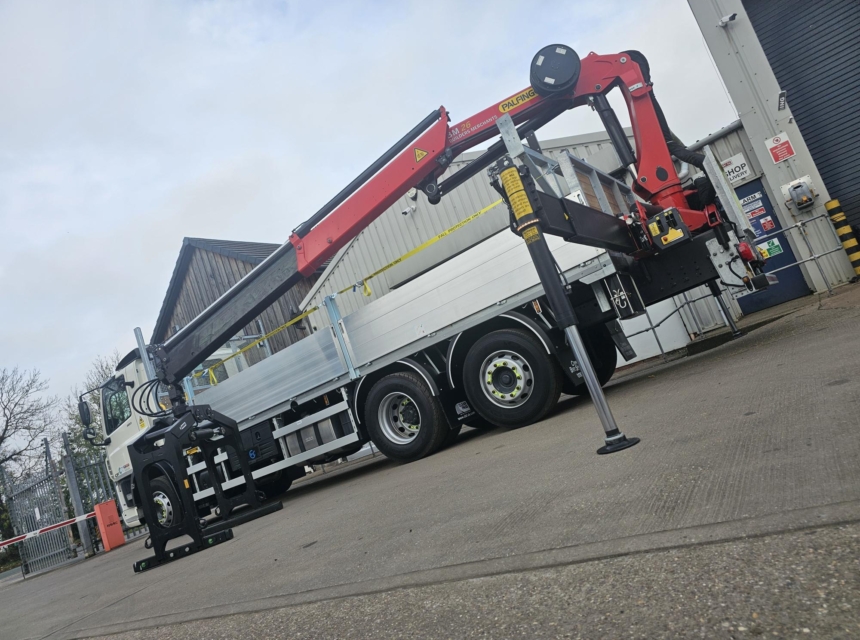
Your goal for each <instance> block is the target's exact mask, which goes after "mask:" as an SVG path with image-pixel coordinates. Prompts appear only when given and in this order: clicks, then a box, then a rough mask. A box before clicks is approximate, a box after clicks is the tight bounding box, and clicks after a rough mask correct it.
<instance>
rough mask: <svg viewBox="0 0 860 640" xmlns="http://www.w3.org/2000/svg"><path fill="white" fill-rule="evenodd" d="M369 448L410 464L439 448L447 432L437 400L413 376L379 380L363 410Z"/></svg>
mask: <svg viewBox="0 0 860 640" xmlns="http://www.w3.org/2000/svg"><path fill="white" fill-rule="evenodd" d="M364 419H365V424H366V425H367V430H368V433H369V434H370V438H371V440H373V444H375V445H376V447H377V448H378V449H379V450H380V451H381V452H382V453H384V454H385V455H386V456H387V457H389V458H391V459H392V460H397V461H398V462H412V461H413V460H418V459H420V458H423V457H425V456H428V455H430V454H431V453H434V452H436V451H437V450H438V449H440V448H441V447H442V445H443V444H444V442H445V438H446V436H448V434H449V433H450V432H451V429H450V428H449V426H448V421H447V420H446V418H445V414H444V413H443V411H442V405H441V404H440V403H439V400H438V399H437V398H435V397H433V394H432V393H431V392H430V389H429V388H428V387H427V384H426V383H425V382H424V380H423V379H422V378H421V377H420V376H417V375H415V374H414V373H408V372H404V373H392V374H390V375H387V376H385V377H384V378H382V379H381V380H379V381H378V382H377V383H376V384H375V385H373V388H372V389H371V390H370V393H369V394H368V395H367V401H366V403H365V408H364Z"/></svg>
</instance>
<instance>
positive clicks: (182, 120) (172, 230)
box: [0, 0, 736, 395]
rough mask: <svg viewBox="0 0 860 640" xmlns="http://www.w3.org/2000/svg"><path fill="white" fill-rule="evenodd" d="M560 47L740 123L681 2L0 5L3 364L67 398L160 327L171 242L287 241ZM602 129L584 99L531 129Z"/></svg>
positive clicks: (689, 117)
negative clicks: (389, 155) (392, 159)
mask: <svg viewBox="0 0 860 640" xmlns="http://www.w3.org/2000/svg"><path fill="white" fill-rule="evenodd" d="M554 43H561V44H567V45H569V46H572V47H573V48H574V49H575V50H576V51H577V52H578V53H579V54H580V56H585V55H586V54H587V53H588V52H589V51H595V52H597V53H614V52H617V51H623V50H626V49H638V50H639V51H641V52H642V53H644V54H645V55H646V56H647V57H648V59H649V62H650V65H651V74H652V80H653V82H654V89H655V92H656V95H657V96H658V97H659V99H660V103H661V106H662V107H663V110H664V111H665V113H666V117H667V119H668V121H669V124H670V126H671V127H672V129H673V130H674V131H675V133H676V134H677V135H679V136H680V137H681V139H682V140H684V141H685V142H686V143H687V144H690V143H691V142H693V141H695V140H697V139H700V138H702V137H704V136H705V135H707V134H709V133H711V132H714V131H716V130H717V129H719V128H721V127H723V126H725V125H726V124H728V123H729V122H731V121H733V120H734V119H735V118H736V112H735V110H734V108H733V107H732V105H731V103H730V101H729V99H728V97H727V95H726V92H725V90H724V89H723V87H722V84H721V82H720V79H719V77H718V75H717V72H716V70H715V68H714V65H713V62H712V61H711V59H710V57H709V54H708V53H707V50H706V48H705V45H704V42H703V40H702V36H701V33H700V31H699V30H698V28H697V25H696V23H695V21H694V19H693V16H692V14H691V12H690V9H689V7H688V6H687V3H686V2H685V0H637V1H636V2H630V1H629V0H600V1H599V2H596V1H584V0H566V1H565V2H559V1H555V2H541V1H539V0H533V1H532V2H527V3H524V2H522V1H509V0H495V1H493V2H483V1H479V0H473V1H466V0H461V1H460V2H454V1H444V0H441V1H435V2H431V3H428V2H418V1H415V2H410V1H406V0H401V1H397V2H374V1H372V0H363V1H362V2H360V3H359V2H339V1H337V0H328V1H326V2H302V1H298V2H290V1H286V2H285V1H276V0H259V1H254V0H249V1H246V2H242V1H227V0H224V1H221V0H212V1H208V2H178V1H173V2H166V1H160V0H146V1H135V0H128V1H124V2H113V1H111V0H105V1H104V2H98V1H85V0H82V1H80V2H73V3H71V2H66V1H65V0H56V1H54V2H43V1H40V0H22V1H18V0H0V96H2V98H0V237H2V245H0V246H2V249H0V368H2V367H13V366H16V365H17V366H20V367H22V368H27V369H31V368H37V369H39V370H40V371H41V372H42V374H43V375H44V376H45V377H47V378H49V379H50V393H54V394H59V395H65V394H68V393H69V391H70V389H71V388H72V387H73V386H74V385H76V384H79V383H80V382H81V381H82V380H83V379H84V377H85V374H86V371H87V369H88V368H89V365H90V363H91V362H92V360H93V359H94V358H95V357H96V356H97V355H100V354H108V353H111V352H112V351H113V350H114V349H118V350H119V351H120V352H121V353H126V352H127V351H129V350H130V349H131V348H133V347H134V336H133V329H134V327H136V326H140V327H141V328H142V329H143V333H144V335H145V336H147V337H149V336H150V335H151V332H152V328H153V325H154V323H155V320H156V317H157V315H158V311H159V309H160V306H161V302H162V299H163V297H164V294H165V292H166V290H167V284H168V282H169V279H170V275H171V272H172V270H173V266H174V263H175V261H176V258H177V256H178V253H179V249H180V247H181V244H182V238H183V237H185V236H192V237H204V238H218V239H227V240H248V241H260V242H275V243H280V242H284V241H286V239H287V238H288V237H289V234H290V232H291V230H292V229H293V228H295V227H296V226H297V225H298V224H299V223H300V222H302V221H303V220H304V219H306V218H308V217H309V216H310V215H312V214H313V213H314V212H315V211H316V210H317V209H318V208H319V207H320V206H321V205H323V204H324V203H325V202H326V201H328V200H329V199H330V198H331V197H332V196H333V195H334V194H335V193H337V192H338V191H340V189H341V188H343V187H344V186H345V185H346V184H347V183H348V182H349V181H350V180H351V179H352V178H354V177H355V176H356V175H357V174H358V173H360V172H361V171H362V170H363V169H364V168H365V167H366V166H367V165H369V164H370V163H371V162H372V161H373V160H374V159H375V158H377V157H378V156H379V155H381V154H382V152H383V151H385V150H386V149H387V148H388V147H389V146H391V145H392V144H393V143H394V142H395V141H397V140H398V139H399V138H400V137H401V136H403V135H404V134H405V133H406V132H407V131H408V130H409V129H411V128H412V127H413V126H414V125H415V124H416V123H417V122H418V121H419V120H421V119H422V118H423V117H424V116H426V115H427V114H428V113H429V112H430V111H431V110H433V109H435V108H437V107H438V106H439V105H440V104H441V105H444V106H445V107H446V108H447V109H448V110H449V111H450V112H451V113H452V119H453V121H455V122H457V121H460V120H462V119H464V118H466V117H468V116H470V115H471V114H473V113H477V112H478V111H481V110H482V109H484V108H485V107H487V106H489V105H491V104H493V103H495V102H496V101H498V100H501V99H502V98H505V97H507V96H509V95H511V94H514V93H515V92H517V91H519V90H520V89H522V88H524V87H526V86H527V85H528V70H529V63H530V62H531V59H532V56H533V55H534V54H535V52H536V51H537V50H538V49H540V48H541V47H543V46H545V45H548V44H554ZM615 93H617V91H616V92H615ZM613 103H614V104H618V103H617V100H613ZM619 116H620V117H621V120H622V123H623V124H625V125H626V124H628V120H627V118H626V115H625V114H624V113H623V111H619ZM600 129H601V126H600V121H599V119H598V118H597V116H596V115H595V114H593V113H592V112H590V110H588V109H585V108H582V109H578V110H575V111H573V112H570V113H568V114H565V115H564V116H562V117H561V118H559V119H558V120H556V121H555V122H553V123H551V124H550V125H549V126H547V127H545V128H544V129H542V130H541V131H540V132H539V138H544V139H548V138H552V137H559V136H564V135H575V134H579V133H588V132H592V131H597V130H600Z"/></svg>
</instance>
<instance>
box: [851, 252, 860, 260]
mask: <svg viewBox="0 0 860 640" xmlns="http://www.w3.org/2000/svg"><path fill="white" fill-rule="evenodd" d="M848 259H849V260H850V261H851V262H854V261H855V260H860V251H858V252H856V253H849V254H848Z"/></svg>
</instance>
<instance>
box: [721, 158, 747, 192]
mask: <svg viewBox="0 0 860 640" xmlns="http://www.w3.org/2000/svg"><path fill="white" fill-rule="evenodd" d="M723 171H724V172H725V174H726V177H727V178H728V179H729V182H731V183H732V184H735V183H737V182H741V181H742V180H744V179H746V178H749V177H750V175H751V174H752V171H750V165H749V162H747V159H746V158H744V154H742V153H739V154H737V155H734V156H732V157H731V158H729V159H728V160H723Z"/></svg>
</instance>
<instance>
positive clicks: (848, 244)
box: [842, 238, 857, 249]
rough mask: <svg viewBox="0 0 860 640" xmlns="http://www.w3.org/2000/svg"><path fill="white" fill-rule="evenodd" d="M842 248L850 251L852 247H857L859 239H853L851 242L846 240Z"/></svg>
mask: <svg viewBox="0 0 860 640" xmlns="http://www.w3.org/2000/svg"><path fill="white" fill-rule="evenodd" d="M842 246H843V247H845V248H846V249H850V248H851V247H856V246H857V238H851V239H850V240H846V241H845V242H843V243H842Z"/></svg>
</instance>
